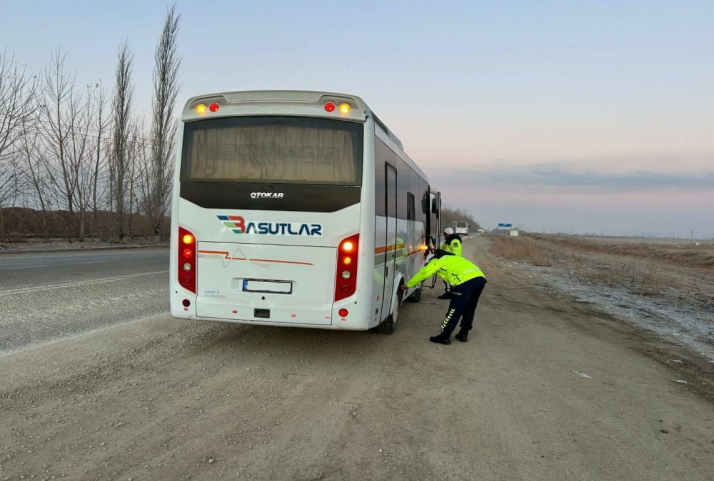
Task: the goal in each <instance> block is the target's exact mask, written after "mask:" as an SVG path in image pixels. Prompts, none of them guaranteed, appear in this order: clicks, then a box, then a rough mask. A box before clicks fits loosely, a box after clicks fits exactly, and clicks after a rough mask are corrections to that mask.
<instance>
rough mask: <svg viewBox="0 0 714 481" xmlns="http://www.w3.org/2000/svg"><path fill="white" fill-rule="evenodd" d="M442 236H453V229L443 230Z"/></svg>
mask: <svg viewBox="0 0 714 481" xmlns="http://www.w3.org/2000/svg"><path fill="white" fill-rule="evenodd" d="M444 234H446V235H453V234H454V229H452V228H451V227H447V228H446V229H444Z"/></svg>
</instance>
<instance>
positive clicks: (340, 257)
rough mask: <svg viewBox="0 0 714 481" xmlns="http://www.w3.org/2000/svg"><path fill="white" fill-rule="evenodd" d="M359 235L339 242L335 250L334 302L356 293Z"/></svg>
mask: <svg viewBox="0 0 714 481" xmlns="http://www.w3.org/2000/svg"><path fill="white" fill-rule="evenodd" d="M358 245H359V234H355V235H353V236H350V237H348V238H346V239H343V240H342V242H340V246H339V247H338V248H337V276H336V277H335V301H340V300H342V299H346V298H348V297H350V296H351V295H353V294H354V293H355V292H356V291H357V254H358V249H357V246H358Z"/></svg>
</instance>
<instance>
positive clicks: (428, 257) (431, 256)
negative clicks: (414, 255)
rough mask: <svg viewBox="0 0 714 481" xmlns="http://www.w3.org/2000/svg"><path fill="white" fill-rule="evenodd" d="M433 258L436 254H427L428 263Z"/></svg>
mask: <svg viewBox="0 0 714 481" xmlns="http://www.w3.org/2000/svg"><path fill="white" fill-rule="evenodd" d="M433 258H434V254H429V255H428V256H426V263H427V264H428V263H429V261H430V260H432V259H433Z"/></svg>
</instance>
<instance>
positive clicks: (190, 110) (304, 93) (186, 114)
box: [181, 90, 426, 179]
mask: <svg viewBox="0 0 714 481" xmlns="http://www.w3.org/2000/svg"><path fill="white" fill-rule="evenodd" d="M329 101H332V102H335V103H336V104H339V103H341V102H349V103H350V104H353V108H352V109H351V110H350V112H349V113H348V114H346V115H344V114H342V115H340V118H341V119H345V120H352V121H357V122H364V121H366V120H367V118H369V117H371V118H372V119H373V120H374V122H375V124H376V125H377V126H378V127H379V129H381V130H382V132H383V133H384V136H385V137H386V140H387V143H388V144H389V143H392V144H393V147H394V149H393V150H395V151H396V152H397V153H398V154H399V156H400V157H401V158H402V160H404V161H405V162H406V163H407V164H409V165H410V166H411V167H412V168H413V169H414V170H416V172H418V173H419V174H420V175H421V176H422V177H423V178H424V179H426V174H424V172H423V171H422V170H421V169H420V168H419V166H418V165H416V163H415V162H414V161H413V160H412V159H411V158H410V157H409V156H408V155H407V154H406V153H405V152H404V147H403V145H402V142H401V141H400V140H399V138H397V136H396V135H394V133H393V132H392V131H391V130H390V129H389V128H388V127H387V126H386V125H385V124H384V123H383V122H382V121H381V120H380V119H379V117H377V116H376V115H375V114H374V112H373V111H372V110H371V109H370V108H369V106H367V104H366V102H365V101H364V100H362V98H361V97H358V96H356V95H351V94H344V93H338V92H319V91H310V90H244V91H237V92H217V93H212V94H204V95H197V96H194V97H191V98H190V99H188V100H187V101H186V105H185V106H184V109H183V112H182V115H181V118H182V120H184V121H192V120H198V119H201V118H206V117H205V116H204V115H200V114H198V113H196V106H198V105H199V104H210V103H212V102H217V103H218V104H219V105H220V106H221V108H223V107H224V106H225V107H227V108H228V109H229V112H231V113H235V112H236V110H237V108H240V115H270V114H274V112H275V107H276V106H281V107H283V108H284V109H285V114H290V113H292V114H294V115H304V116H320V117H324V116H325V115H326V114H325V111H324V104H325V103H326V102H329ZM219 116H220V115H219ZM379 129H376V131H377V132H378V131H379ZM383 140H385V139H383Z"/></svg>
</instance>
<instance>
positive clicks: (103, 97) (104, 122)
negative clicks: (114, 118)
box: [91, 84, 111, 239]
mask: <svg viewBox="0 0 714 481" xmlns="http://www.w3.org/2000/svg"><path fill="white" fill-rule="evenodd" d="M97 89H98V90H97V91H96V94H95V95H96V107H97V115H96V116H95V117H94V131H95V133H96V144H95V146H94V153H93V158H94V165H93V168H92V191H91V206H92V214H93V220H94V232H95V235H96V236H97V237H99V238H100V239H101V238H102V233H101V229H100V226H99V206H100V199H102V198H103V197H104V190H103V189H104V187H105V182H102V181H101V179H100V177H101V176H102V175H103V174H104V173H105V169H106V152H107V149H105V148H102V142H103V141H104V136H105V134H106V133H107V131H108V130H109V119H110V116H109V115H108V112H107V90H106V89H105V88H104V87H102V85H101V84H99V85H98V87H97ZM110 195H111V194H110Z"/></svg>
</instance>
